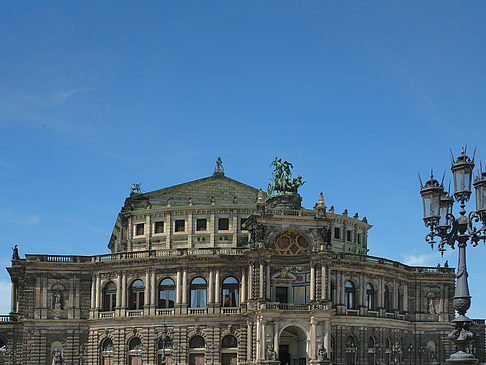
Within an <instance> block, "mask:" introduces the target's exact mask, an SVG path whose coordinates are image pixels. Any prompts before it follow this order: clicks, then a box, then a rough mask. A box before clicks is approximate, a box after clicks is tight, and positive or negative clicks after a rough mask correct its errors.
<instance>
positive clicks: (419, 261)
mask: <svg viewBox="0 0 486 365" xmlns="http://www.w3.org/2000/svg"><path fill="white" fill-rule="evenodd" d="M401 256H402V257H403V262H404V263H405V265H409V266H429V267H430V266H432V267H435V266H437V264H438V263H440V264H441V265H443V264H444V262H445V261H446V260H448V259H449V258H450V257H449V256H450V253H449V252H446V253H445V254H444V257H441V256H440V253H439V252H437V251H434V252H431V253H424V254H410V253H407V254H402V255H401ZM449 266H451V264H450V263H449Z"/></svg>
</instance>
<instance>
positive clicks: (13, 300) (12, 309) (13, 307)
mask: <svg viewBox="0 0 486 365" xmlns="http://www.w3.org/2000/svg"><path fill="white" fill-rule="evenodd" d="M10 289H11V293H10V312H11V313H17V300H16V299H17V295H16V294H17V293H16V292H17V289H16V284H15V282H14V281H12V286H11V288H10Z"/></svg>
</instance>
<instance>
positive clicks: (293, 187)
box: [268, 157, 305, 194]
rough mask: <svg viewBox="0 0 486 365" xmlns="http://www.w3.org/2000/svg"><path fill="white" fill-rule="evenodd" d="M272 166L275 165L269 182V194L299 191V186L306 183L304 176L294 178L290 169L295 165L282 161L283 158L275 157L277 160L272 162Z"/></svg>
mask: <svg viewBox="0 0 486 365" xmlns="http://www.w3.org/2000/svg"><path fill="white" fill-rule="evenodd" d="M270 166H275V169H274V171H273V173H272V179H271V181H270V183H269V184H268V194H273V193H275V192H277V193H297V190H298V189H299V187H301V186H302V185H304V183H305V181H303V180H302V176H301V175H298V176H297V177H294V178H292V173H291V172H290V169H293V168H294V166H293V165H292V164H291V163H290V162H288V161H284V162H282V159H281V158H277V157H275V160H274V161H272V162H271V163H270Z"/></svg>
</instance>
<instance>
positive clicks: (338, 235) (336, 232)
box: [334, 227, 341, 240]
mask: <svg viewBox="0 0 486 365" xmlns="http://www.w3.org/2000/svg"><path fill="white" fill-rule="evenodd" d="M334 238H336V239H338V240H339V239H341V229H340V228H339V227H334Z"/></svg>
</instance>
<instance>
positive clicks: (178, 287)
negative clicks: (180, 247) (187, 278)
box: [175, 269, 182, 304]
mask: <svg viewBox="0 0 486 365" xmlns="http://www.w3.org/2000/svg"><path fill="white" fill-rule="evenodd" d="M181 280H182V278H181V269H177V274H176V292H175V300H176V304H181Z"/></svg>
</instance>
